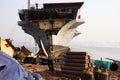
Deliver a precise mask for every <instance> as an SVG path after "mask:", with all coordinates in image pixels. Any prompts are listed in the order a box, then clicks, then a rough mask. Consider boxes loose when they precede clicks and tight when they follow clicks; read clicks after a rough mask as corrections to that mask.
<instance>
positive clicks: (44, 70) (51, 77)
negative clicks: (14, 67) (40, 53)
mask: <svg viewBox="0 0 120 80" xmlns="http://www.w3.org/2000/svg"><path fill="white" fill-rule="evenodd" d="M22 66H23V67H24V68H25V69H27V70H28V71H30V72H35V73H39V74H40V75H41V76H42V77H43V78H44V79H45V80H71V79H68V78H66V77H63V76H62V75H61V72H60V68H59V67H57V66H56V67H55V72H53V73H52V72H50V71H49V69H48V66H47V65H35V64H23V63H22ZM109 73H110V75H111V80H120V71H109Z"/></svg>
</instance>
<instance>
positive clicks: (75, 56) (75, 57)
mask: <svg viewBox="0 0 120 80" xmlns="http://www.w3.org/2000/svg"><path fill="white" fill-rule="evenodd" d="M64 58H68V59H84V60H85V59H88V56H87V55H81V56H78V55H65V56H64Z"/></svg>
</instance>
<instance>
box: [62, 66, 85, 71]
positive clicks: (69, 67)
mask: <svg viewBox="0 0 120 80" xmlns="http://www.w3.org/2000/svg"><path fill="white" fill-rule="evenodd" d="M61 68H62V70H72V71H83V70H85V69H86V67H73V66H62V67H61Z"/></svg>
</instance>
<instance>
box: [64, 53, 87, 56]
mask: <svg viewBox="0 0 120 80" xmlns="http://www.w3.org/2000/svg"><path fill="white" fill-rule="evenodd" d="M66 55H81V56H82V55H84V56H85V55H88V53H87V52H68V53H66Z"/></svg>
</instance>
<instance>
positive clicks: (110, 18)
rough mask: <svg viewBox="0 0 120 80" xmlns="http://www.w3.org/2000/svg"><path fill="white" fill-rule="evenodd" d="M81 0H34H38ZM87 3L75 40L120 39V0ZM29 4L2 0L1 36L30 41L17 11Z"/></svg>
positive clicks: (22, 0)
mask: <svg viewBox="0 0 120 80" xmlns="http://www.w3.org/2000/svg"><path fill="white" fill-rule="evenodd" d="M71 1H72V2H73V1H75V2H79V1H80V0H59V1H58V0H31V4H34V3H36V2H38V3H39V4H42V3H43V2H48V3H49V2H51V3H52V2H71ZM81 1H84V4H83V6H82V9H81V17H82V19H84V20H85V23H84V24H82V25H80V26H79V27H78V28H77V30H78V31H80V32H81V33H82V34H81V35H79V36H77V37H76V38H74V39H73V42H120V22H119V21H120V20H119V19H120V5H119V3H120V0H81ZM23 8H27V0H0V37H1V38H3V39H5V38H12V39H13V40H14V41H16V42H30V41H34V40H33V38H32V37H31V36H30V35H28V34H26V33H24V31H23V30H22V29H21V27H20V26H18V24H17V22H18V21H19V16H18V11H19V10H20V9H23Z"/></svg>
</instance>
